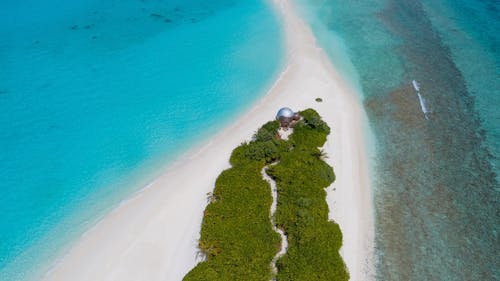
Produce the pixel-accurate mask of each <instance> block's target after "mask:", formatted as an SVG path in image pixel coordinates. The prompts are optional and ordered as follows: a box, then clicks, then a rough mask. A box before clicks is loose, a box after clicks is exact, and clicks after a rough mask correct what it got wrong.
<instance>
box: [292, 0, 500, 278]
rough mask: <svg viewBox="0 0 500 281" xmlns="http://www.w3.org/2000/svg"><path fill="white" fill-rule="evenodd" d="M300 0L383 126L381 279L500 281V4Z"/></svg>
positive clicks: (378, 153) (378, 183)
mask: <svg viewBox="0 0 500 281" xmlns="http://www.w3.org/2000/svg"><path fill="white" fill-rule="evenodd" d="M297 2H298V3H299V4H300V6H301V8H302V10H303V12H304V14H305V15H306V17H307V19H308V21H309V22H310V23H311V26H312V28H313V30H314V32H315V34H316V35H317V37H318V40H319V42H320V44H321V45H322V46H323V47H324V48H325V49H326V51H327V52H328V53H329V55H330V56H331V58H332V60H333V62H334V64H335V65H336V67H338V68H339V69H340V70H341V71H342V72H343V74H344V75H345V77H346V78H347V79H348V80H350V81H351V82H352V83H353V84H355V85H356V86H357V88H358V89H359V90H360V92H361V94H362V99H363V104H364V107H365V110H366V112H367V116H368V119H369V125H370V127H371V130H372V132H373V133H374V138H375V139H374V142H375V145H374V146H375V149H374V155H373V166H374V167H373V171H374V179H373V181H374V182H373V184H374V198H373V199H374V207H375V221H376V225H375V231H376V233H375V235H376V241H375V255H376V261H375V265H376V269H375V272H374V273H373V274H374V275H375V277H376V279H377V280H381V281H389V280H450V281H451V280H464V281H465V280H500V255H499V254H498V253H500V243H499V242H500V239H499V235H500V194H499V193H500V184H499V179H500V171H499V169H500V91H499V89H500V54H499V52H500V32H499V30H500V2H499V1H495V0H475V1H472V0H442V1H434V0H419V1H415V0H366V1H340V0H339V1H337V0H333V1H326V0H297ZM413 79H415V80H417V81H418V82H419V83H420V88H421V94H422V96H423V97H424V99H425V100H426V103H427V107H428V108H429V109H430V110H431V113H430V115H429V120H426V119H425V117H424V115H423V114H422V111H421V108H420V105H419V100H418V97H417V95H416V92H415V90H414V89H413V87H412V85H411V81H412V80H413Z"/></svg>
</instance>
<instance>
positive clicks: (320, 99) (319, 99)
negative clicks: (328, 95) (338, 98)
mask: <svg viewBox="0 0 500 281" xmlns="http://www.w3.org/2000/svg"><path fill="white" fill-rule="evenodd" d="M315 101H317V102H322V101H323V99H322V98H316V99H315Z"/></svg>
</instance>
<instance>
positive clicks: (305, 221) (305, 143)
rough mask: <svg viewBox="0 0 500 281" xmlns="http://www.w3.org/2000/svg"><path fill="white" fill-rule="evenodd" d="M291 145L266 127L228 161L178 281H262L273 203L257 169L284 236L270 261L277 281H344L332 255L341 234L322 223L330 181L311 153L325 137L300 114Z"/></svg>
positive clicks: (316, 119) (311, 114) (270, 245)
mask: <svg viewBox="0 0 500 281" xmlns="http://www.w3.org/2000/svg"><path fill="white" fill-rule="evenodd" d="M300 114H301V116H302V117H303V120H301V121H299V122H298V123H297V124H296V126H295V128H294V133H293V134H292V135H291V136H290V140H288V141H285V140H281V139H280V138H279V136H278V135H277V130H278V128H279V123H278V122H277V121H273V122H268V123H266V124H265V125H264V126H262V128H260V129H259V130H258V131H257V132H256V133H255V135H254V139H253V141H251V142H249V143H243V144H241V145H240V146H238V147H237V148H236V149H235V150H234V151H233V153H232V155H231V159H230V162H231V165H232V168H230V169H228V170H226V171H224V172H222V173H221V175H220V176H219V177H218V178H217V181H216V184H215V189H214V192H213V194H211V203H210V204H209V205H208V206H207V208H206V209H205V216H204V219H203V223H202V230H201V238H200V242H199V248H200V251H201V252H202V253H203V254H204V255H205V257H206V260H205V261H203V262H201V263H199V264H198V265H197V266H196V267H195V268H194V269H193V270H192V271H191V272H189V273H188V274H187V275H186V276H185V277H184V281H226V280H227V281H229V280H231V281H236V280H248V281H259V280H263V281H269V280H271V278H272V271H271V267H270V263H271V260H272V259H273V257H274V255H275V254H276V253H277V252H278V251H279V248H280V237H279V235H278V234H277V233H275V232H274V231H273V230H272V226H271V222H270V218H269V209H270V206H271V203H272V197H271V192H270V186H269V184H268V183H267V182H266V181H265V180H264V179H263V178H262V174H261V171H262V169H263V168H264V167H265V166H266V165H269V164H271V163H276V162H278V161H279V163H278V164H277V165H272V166H269V168H268V170H267V171H268V174H269V175H270V176H271V177H272V178H273V179H275V180H276V183H277V188H278V208H277V211H276V223H277V225H278V227H279V228H281V229H283V230H284V231H285V234H286V235H287V236H288V243H289V245H288V250H287V253H286V254H285V256H283V257H282V258H281V259H279V260H278V262H277V267H278V275H277V280H279V281H281V280H283V281H285V280H287V281H288V280H290V281H292V280H293V281H302V280H303V281H307V280H315V281H317V280H329V281H330V280H334V281H335V280H348V279H349V276H348V273H347V271H346V268H345V265H344V263H343V261H342V259H341V257H340V255H339V253H338V251H339V248H340V246H341V244H342V234H341V232H340V229H339V227H338V225H337V224H335V223H334V222H328V206H327V204H326V202H325V196H326V192H325V190H324V188H325V187H327V186H329V185H330V184H331V183H332V182H333V180H334V174H333V170H332V168H331V167H330V166H328V164H326V163H325V162H323V160H322V158H323V157H324V156H325V155H324V153H323V152H322V151H321V150H320V149H319V148H318V147H320V146H322V145H323V144H324V143H325V141H326V136H327V135H328V134H329V133H330V128H329V127H328V125H327V124H326V123H325V122H323V121H322V120H321V117H320V116H319V115H318V114H317V113H316V112H315V111H314V110H312V109H308V110H306V111H303V112H301V113H300Z"/></svg>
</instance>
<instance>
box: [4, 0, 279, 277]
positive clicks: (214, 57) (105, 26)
mask: <svg viewBox="0 0 500 281" xmlns="http://www.w3.org/2000/svg"><path fill="white" fill-rule="evenodd" d="M0 7H1V8H0V179H1V180H0V280H23V279H29V278H32V277H35V278H36V276H37V275H36V274H37V272H38V271H37V268H39V267H40V264H43V263H50V260H51V259H53V258H54V256H56V253H57V251H58V250H59V249H61V247H63V246H64V245H65V244H66V243H67V242H68V241H70V240H71V239H72V238H74V237H76V236H78V235H79V234H81V233H82V231H84V230H85V229H86V228H87V227H88V226H89V225H91V224H92V223H93V222H95V220H96V219H97V218H98V217H99V216H100V215H101V214H103V213H104V212H105V211H106V210H109V209H110V208H112V207H113V206H115V205H116V204H117V203H118V202H119V201H120V200H122V199H123V198H126V196H127V194H130V193H131V192H133V191H134V190H136V189H137V188H139V187H141V186H144V185H145V184H146V183H147V182H149V181H150V180H151V179H153V178H154V176H155V175H157V174H158V173H159V172H160V171H161V168H162V167H164V166H165V165H166V164H168V163H170V162H171V161H173V160H174V159H175V157H177V156H178V155H179V154H181V153H182V152H184V151H186V150H187V149H188V148H189V147H192V145H194V144H196V143H197V142H199V141H200V140H201V139H202V138H203V137H205V136H209V135H211V134H213V133H214V132H215V131H216V130H217V129H218V128H220V127H222V126H223V125H225V124H227V123H228V122H230V121H231V119H233V118H234V117H236V115H237V114H238V112H240V111H241V110H242V109H244V108H246V107H248V106H249V104H251V102H252V101H255V100H256V98H257V97H258V96H259V94H262V93H263V91H264V90H265V88H266V87H267V86H268V83H270V82H272V80H273V79H274V77H275V75H276V73H277V71H278V70H279V67H280V66H281V63H282V58H283V50H282V48H283V46H282V38H281V30H280V26H279V23H278V21H277V17H276V16H275V15H274V14H273V11H272V10H271V8H270V7H269V6H268V5H267V3H265V1H234V0H214V1H200V0H187V1H186V0H182V1H181V0H168V1H167V0H164V1H161V0H149V1H136V0H134V1H133V0H125V1H123V0H122V1H116V0H114V1H96V0H85V1H84V0H79V1H62V0H49V1H36V0H16V1H14V0H4V1H2V3H1V4H0Z"/></svg>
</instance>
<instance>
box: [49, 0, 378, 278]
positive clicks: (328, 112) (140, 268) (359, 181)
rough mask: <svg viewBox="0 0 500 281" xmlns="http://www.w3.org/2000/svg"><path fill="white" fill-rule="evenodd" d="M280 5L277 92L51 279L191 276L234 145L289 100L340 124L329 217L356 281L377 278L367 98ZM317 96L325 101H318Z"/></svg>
mask: <svg viewBox="0 0 500 281" xmlns="http://www.w3.org/2000/svg"><path fill="white" fill-rule="evenodd" d="M270 2H272V4H273V6H274V8H275V9H276V11H277V14H278V15H279V16H280V17H281V19H280V20H281V22H282V24H283V26H284V31H285V41H286V43H285V45H286V53H287V54H286V55H285V60H286V62H285V63H284V70H283V71H282V72H281V73H280V74H279V75H278V78H277V81H276V82H275V83H274V84H272V86H271V88H270V90H269V91H268V92H267V94H265V95H264V96H262V97H261V98H260V99H259V100H258V101H256V102H255V104H254V105H253V106H252V107H251V108H250V109H249V110H247V111H246V112H245V113H244V114H243V115H242V117H241V118H239V119H238V120H237V121H236V122H234V123H232V124H230V125H228V126H227V127H226V128H224V129H223V130H222V131H221V132H220V133H218V134H216V135H215V136H214V137H213V138H211V139H209V140H206V141H204V142H201V144H200V145H199V146H197V147H194V148H193V149H192V150H190V151H188V152H187V153H185V154H184V155H183V156H182V157H180V158H179V160H177V161H176V162H174V163H172V166H171V167H170V168H168V169H166V171H165V173H164V174H162V175H161V176H160V177H159V178H158V179H156V180H155V181H153V182H152V183H150V184H149V185H147V186H146V187H144V188H143V189H142V190H141V191H139V192H136V193H134V194H133V195H132V196H131V198H128V199H126V200H124V201H123V202H122V203H120V204H119V205H118V206H117V207H116V208H115V209H114V210H112V211H111V212H110V213H109V214H107V215H105V216H104V217H103V218H102V219H101V220H100V221H99V222H98V223H97V224H96V225H95V226H93V227H92V228H91V229H89V230H88V231H87V232H85V234H84V235H82V236H81V237H80V238H79V239H78V241H76V242H75V243H74V244H73V246H72V247H71V248H70V249H69V251H68V252H67V253H66V254H65V255H64V256H63V257H62V258H59V259H58V262H57V263H56V264H55V265H54V267H53V268H52V269H51V270H50V271H49V272H48V273H47V274H46V275H45V278H44V279H43V280H125V281H126V280H181V279H182V277H183V276H184V275H185V274H186V273H187V272H188V271H189V270H191V269H192V268H193V267H194V266H195V265H196V263H197V260H196V256H197V255H196V253H197V239H198V238H199V231H200V226H201V221H202V215H203V210H204V209H205V207H206V205H207V200H206V193H208V192H210V191H212V189H213V187H214V184H215V179H216V177H217V176H218V175H219V173H220V172H221V171H222V170H224V169H227V168H229V166H230V165H229V162H228V160H229V156H230V154H231V152H232V150H233V149H234V148H235V147H236V146H237V145H239V144H240V143H241V142H243V141H245V140H249V139H250V138H251V136H252V134H253V133H254V132H255V131H256V130H257V128H258V127H259V126H260V125H261V124H263V123H265V122H266V121H268V120H271V119H273V118H274V115H275V113H276V111H277V110H278V109H279V108H280V107H283V106H289V107H291V108H292V109H294V110H302V109H306V108H309V107H311V108H314V109H316V110H317V111H318V113H319V114H320V115H321V116H322V117H323V118H324V120H325V121H326V122H327V123H328V124H329V125H330V126H331V127H332V134H331V135H330V136H329V138H328V140H327V143H326V144H325V146H324V149H325V151H326V152H327V154H328V156H329V158H328V159H327V160H326V162H328V164H330V165H332V166H333V167H334V170H335V174H336V176H337V180H336V181H335V182H334V183H333V185H332V186H331V187H330V188H328V189H327V202H328V205H329V208H330V216H329V217H330V218H331V219H334V220H335V221H336V222H337V223H339V225H340V227H341V230H342V233H343V236H344V243H343V246H342V248H341V255H342V257H343V258H344V261H345V263H346V265H347V267H348V270H349V272H350V274H351V279H350V280H366V279H367V277H369V275H370V274H371V273H372V271H371V267H372V265H371V264H367V265H366V263H367V262H369V263H370V262H371V261H372V257H371V256H370V255H371V249H372V247H373V244H372V243H373V211H372V200H371V189H370V181H369V173H368V163H369V159H368V157H367V152H366V143H365V136H364V132H363V118H364V114H363V110H362V106H361V103H360V101H358V97H357V95H356V92H355V90H354V89H353V88H352V87H350V86H349V85H348V84H347V83H346V82H345V81H344V80H343V79H342V78H341V76H340V75H339V74H338V73H337V71H336V70H335V69H334V68H333V66H332V65H331V64H330V59H329V58H328V57H327V55H326V53H325V52H324V51H323V50H322V49H321V48H319V47H318V46H317V45H316V42H315V38H314V36H313V35H312V32H311V31H310V30H309V28H308V26H307V25H306V24H305V23H304V22H303V21H302V20H301V19H300V18H299V17H298V16H297V14H296V12H295V11H294V7H292V4H290V3H289V2H288V1H284V0H272V1H270ZM317 97H320V98H322V99H323V102H321V103H318V102H316V101H315V98H317ZM241 124H242V125H241Z"/></svg>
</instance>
